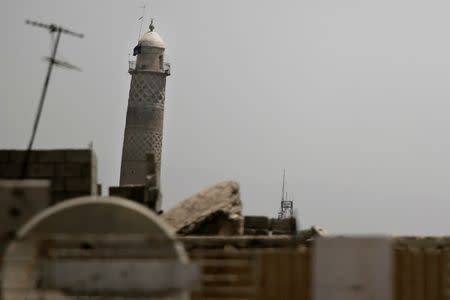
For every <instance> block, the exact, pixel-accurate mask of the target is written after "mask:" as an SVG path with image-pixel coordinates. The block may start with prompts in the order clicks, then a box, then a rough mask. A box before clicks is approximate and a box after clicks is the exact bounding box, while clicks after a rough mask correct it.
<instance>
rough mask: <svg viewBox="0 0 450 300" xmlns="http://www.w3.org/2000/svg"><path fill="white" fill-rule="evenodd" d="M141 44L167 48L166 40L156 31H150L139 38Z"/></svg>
mask: <svg viewBox="0 0 450 300" xmlns="http://www.w3.org/2000/svg"><path fill="white" fill-rule="evenodd" d="M139 45H141V46H142V47H155V48H166V46H165V45H164V41H163V40H162V38H161V37H160V36H159V34H158V33H157V32H155V31H148V32H146V33H145V34H144V36H143V37H142V38H141V39H140V40H139Z"/></svg>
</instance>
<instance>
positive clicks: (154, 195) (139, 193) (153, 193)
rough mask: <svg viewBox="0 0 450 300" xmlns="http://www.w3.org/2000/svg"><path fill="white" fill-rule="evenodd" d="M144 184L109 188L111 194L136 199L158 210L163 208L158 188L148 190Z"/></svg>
mask: <svg viewBox="0 0 450 300" xmlns="http://www.w3.org/2000/svg"><path fill="white" fill-rule="evenodd" d="M145 193H146V187H145V185H143V184H137V185H123V186H112V187H110V188H109V195H110V196H116V197H121V198H125V199H129V200H132V201H136V202H138V203H140V204H142V205H145V206H146V207H148V208H150V209H152V210H154V211H156V212H158V211H159V210H160V209H161V201H160V197H159V189H158V188H150V189H148V190H147V196H146V195H145Z"/></svg>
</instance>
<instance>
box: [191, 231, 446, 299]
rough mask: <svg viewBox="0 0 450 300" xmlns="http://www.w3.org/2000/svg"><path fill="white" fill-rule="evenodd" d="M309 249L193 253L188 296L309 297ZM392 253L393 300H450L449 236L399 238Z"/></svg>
mask: <svg viewBox="0 0 450 300" xmlns="http://www.w3.org/2000/svg"><path fill="white" fill-rule="evenodd" d="M312 251H313V248H312V249H306V248H302V249H280V248H278V249H258V250H256V249H249V250H239V251H237V250H234V252H227V251H200V252H196V253H191V258H192V259H193V260H194V261H195V262H197V263H199V264H200V266H201V268H202V286H201V287H200V288H199V289H198V290H197V291H195V292H193V294H192V296H193V297H192V299H195V300H200V299H262V300H265V299H296V300H297V299H300V300H309V299H312V296H311V294H312V293H311V287H312V286H313V284H312V259H311V256H312V255H311V252H312ZM392 254H393V273H394V274H393V299H395V300H450V239H443V238H427V239H417V238H398V239H395V240H394V241H393V251H392ZM386 276H388V275H387V274H386Z"/></svg>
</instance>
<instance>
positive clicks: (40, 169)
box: [26, 164, 55, 178]
mask: <svg viewBox="0 0 450 300" xmlns="http://www.w3.org/2000/svg"><path fill="white" fill-rule="evenodd" d="M26 174H27V177H31V178H49V177H52V176H54V175H55V168H54V167H53V165H51V164H29V165H28V166H27V173H26Z"/></svg>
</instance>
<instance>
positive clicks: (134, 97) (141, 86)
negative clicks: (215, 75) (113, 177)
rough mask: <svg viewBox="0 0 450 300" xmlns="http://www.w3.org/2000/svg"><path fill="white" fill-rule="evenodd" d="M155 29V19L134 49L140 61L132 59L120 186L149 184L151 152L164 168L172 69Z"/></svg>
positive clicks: (158, 167) (157, 162) (134, 54)
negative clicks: (165, 121) (167, 95)
mask: <svg viewBox="0 0 450 300" xmlns="http://www.w3.org/2000/svg"><path fill="white" fill-rule="evenodd" d="M153 30H154V27H153V20H152V22H151V24H150V31H148V32H147V33H145V34H144V36H143V37H142V38H141V39H140V40H139V42H138V45H137V46H136V47H135V48H134V50H133V56H137V58H136V63H135V64H134V63H131V62H130V68H129V73H130V74H131V86H130V94H129V97H128V110H127V119H126V124H125V134H124V139H123V149H122V166H121V170H120V185H126V184H144V183H145V176H146V169H147V168H146V166H147V162H146V154H147V153H153V154H154V155H155V159H156V169H157V172H158V174H159V170H160V167H161V145H162V136H163V119H164V98H165V88H166V77H167V76H169V75H170V68H169V65H168V64H165V63H164V49H165V46H164V42H163V40H162V39H161V37H160V36H159V34H158V33H156V32H155V31H153Z"/></svg>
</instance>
